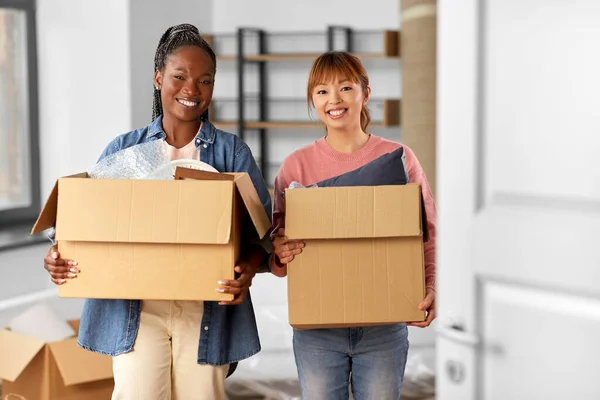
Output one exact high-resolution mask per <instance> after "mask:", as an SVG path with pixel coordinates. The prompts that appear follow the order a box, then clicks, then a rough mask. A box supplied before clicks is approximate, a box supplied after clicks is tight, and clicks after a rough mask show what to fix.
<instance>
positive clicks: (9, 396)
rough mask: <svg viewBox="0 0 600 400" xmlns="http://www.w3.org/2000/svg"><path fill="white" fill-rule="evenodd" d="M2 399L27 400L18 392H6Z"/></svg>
mask: <svg viewBox="0 0 600 400" xmlns="http://www.w3.org/2000/svg"><path fill="white" fill-rule="evenodd" d="M4 400H27V398H25V397H23V396H21V395H20V394H16V393H8V394H7V395H6V396H4Z"/></svg>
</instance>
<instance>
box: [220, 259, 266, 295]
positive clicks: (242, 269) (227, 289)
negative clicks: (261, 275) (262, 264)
mask: <svg viewBox="0 0 600 400" xmlns="http://www.w3.org/2000/svg"><path fill="white" fill-rule="evenodd" d="M237 264H238V265H237V266H236V267H235V272H236V273H238V274H239V277H238V278H237V279H235V280H221V281H219V285H221V287H219V288H217V292H219V293H229V294H233V295H234V298H233V300H231V301H221V302H219V304H220V305H223V306H234V305H237V304H241V303H242V302H243V301H244V299H245V298H246V294H247V293H248V289H250V286H252V278H254V275H256V271H258V266H259V265H258V264H256V265H254V264H253V263H251V262H247V261H239V262H238V263H237Z"/></svg>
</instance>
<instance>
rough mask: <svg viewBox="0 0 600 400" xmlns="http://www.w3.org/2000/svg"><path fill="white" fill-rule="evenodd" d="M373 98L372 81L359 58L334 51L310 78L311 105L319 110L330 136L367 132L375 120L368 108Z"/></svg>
mask: <svg viewBox="0 0 600 400" xmlns="http://www.w3.org/2000/svg"><path fill="white" fill-rule="evenodd" d="M370 96H371V88H370V87H369V77H368V76H367V72H366V71H365V69H364V67H363V66H362V64H361V63H360V61H359V60H358V58H356V57H355V56H353V55H351V54H349V53H346V52H340V51H332V52H328V53H324V54H322V55H320V56H319V57H318V58H317V59H316V60H315V62H314V63H313V65H312V68H311V70H310V74H309V77H308V86H307V100H308V105H309V107H310V106H313V107H314V108H315V110H316V111H317V114H318V115H319V118H320V119H321V121H323V123H324V124H325V126H326V127H327V131H328V132H331V130H343V131H346V130H356V129H360V130H362V131H363V132H366V129H367V126H368V125H369V122H370V120H371V117H370V115H369V110H368V109H367V107H366V105H367V103H368V102H369V98H370Z"/></svg>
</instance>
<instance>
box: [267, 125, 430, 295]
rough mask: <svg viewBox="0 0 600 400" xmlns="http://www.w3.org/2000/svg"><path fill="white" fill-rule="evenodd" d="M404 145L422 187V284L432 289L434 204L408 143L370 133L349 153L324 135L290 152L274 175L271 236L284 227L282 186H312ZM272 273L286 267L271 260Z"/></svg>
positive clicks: (410, 174) (413, 177)
mask: <svg viewBox="0 0 600 400" xmlns="http://www.w3.org/2000/svg"><path fill="white" fill-rule="evenodd" d="M401 146H403V147H404V154H405V156H406V169H407V171H408V180H409V182H411V183H420V184H421V186H422V189H423V197H424V200H425V209H426V212H427V228H428V231H429V241H427V242H426V243H425V246H424V247H425V284H426V287H427V288H431V289H433V290H435V233H436V232H435V221H436V207H435V201H434V199H433V195H432V194H431V189H430V188H429V184H428V183H427V178H426V177H425V172H423V168H421V164H419V160H417V157H416V156H415V153H414V152H413V151H412V150H411V149H410V148H409V147H407V146H404V145H402V144H400V143H396V142H392V141H390V140H386V139H384V138H382V137H379V136H375V135H371V137H370V138H369V140H368V141H367V143H366V144H365V145H364V146H363V147H362V148H361V149H360V150H358V151H356V152H354V153H350V154H346V153H340V152H338V151H336V150H334V149H333V148H332V147H330V146H329V144H328V143H327V141H326V140H325V138H321V139H319V140H317V141H316V142H314V143H313V144H311V145H309V146H306V147H304V148H302V149H300V150H297V151H296V152H294V153H292V154H290V155H289V156H288V157H287V158H286V159H285V160H284V161H283V164H282V165H281V169H280V170H279V174H278V175H277V177H276V178H275V196H274V202H273V235H274V234H275V233H276V232H277V231H278V229H279V228H285V200H284V199H283V198H282V197H281V193H282V192H283V190H284V189H286V188H287V187H289V185H290V183H291V182H293V181H296V182H299V183H301V184H302V185H304V186H308V185H312V184H314V183H317V182H320V181H322V180H325V179H329V178H332V177H334V176H337V175H341V174H343V173H345V172H349V171H352V170H355V169H357V168H359V167H361V166H363V165H365V164H367V163H369V162H371V161H373V160H375V159H376V158H378V157H380V156H382V155H384V154H386V153H390V152H392V151H394V150H396V149H398V148H399V147H401ZM271 270H272V272H273V274H275V275H277V276H280V277H283V276H286V275H287V266H280V265H278V264H276V262H275V261H274V262H273V265H272V266H271Z"/></svg>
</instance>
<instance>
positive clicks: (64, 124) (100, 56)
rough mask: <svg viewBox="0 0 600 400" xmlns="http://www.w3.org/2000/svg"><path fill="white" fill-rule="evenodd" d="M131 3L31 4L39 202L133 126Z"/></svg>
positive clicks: (67, 0) (65, 0) (66, 0)
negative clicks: (34, 35)
mask: <svg viewBox="0 0 600 400" xmlns="http://www.w3.org/2000/svg"><path fill="white" fill-rule="evenodd" d="M128 15H129V3H128V2H124V1H122V0H106V1H102V2H95V1H79V0H53V1H39V2H38V3H37V40H38V70H39V93H40V101H39V104H40V146H41V170H42V175H41V178H42V199H43V200H42V201H44V200H45V199H46V197H47V195H48V193H49V191H50V189H51V188H52V185H53V183H54V181H55V179H56V178H57V177H59V176H63V175H66V174H70V173H74V172H80V171H83V170H86V169H87V168H88V167H89V166H90V165H92V164H93V163H94V162H95V161H96V160H97V158H98V156H99V155H100V153H101V152H102V150H103V149H104V147H105V146H106V144H107V143H108V142H109V141H110V140H111V139H112V138H113V137H114V136H116V134H117V133H122V132H125V131H127V130H128V129H130V128H131V101H130V98H131V91H130V86H131V85H130V73H129V66H130V61H129V60H130V56H129V22H128V21H129V20H128Z"/></svg>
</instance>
